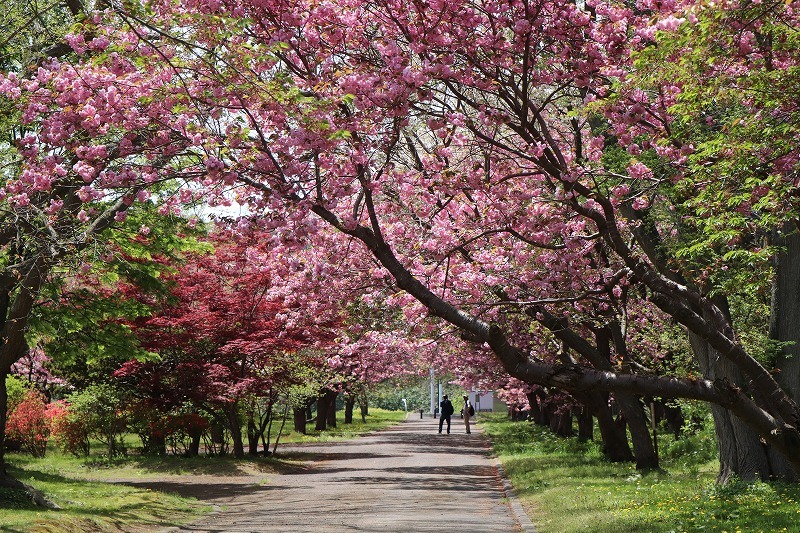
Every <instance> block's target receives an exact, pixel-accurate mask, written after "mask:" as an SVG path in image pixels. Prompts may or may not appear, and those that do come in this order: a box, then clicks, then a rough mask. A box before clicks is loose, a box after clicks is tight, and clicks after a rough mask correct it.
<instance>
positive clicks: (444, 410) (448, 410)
mask: <svg viewBox="0 0 800 533" xmlns="http://www.w3.org/2000/svg"><path fill="white" fill-rule="evenodd" d="M439 407H441V410H440V412H441V416H440V417H439V433H441V432H442V425H443V424H444V421H445V420H447V434H448V435H449V434H450V417H451V416H452V415H453V411H455V409H453V404H452V403H450V400H448V399H447V394H445V395H444V396H443V397H442V402H441V403H440V404H439Z"/></svg>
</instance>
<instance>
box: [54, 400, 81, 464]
mask: <svg viewBox="0 0 800 533" xmlns="http://www.w3.org/2000/svg"><path fill="white" fill-rule="evenodd" d="M47 415H48V418H49V420H50V435H51V437H52V438H53V440H54V441H55V443H56V444H57V445H58V447H59V448H61V449H62V450H64V451H65V452H69V453H71V454H73V455H77V456H87V455H89V433H88V431H87V428H86V424H85V423H84V422H83V421H82V420H81V419H80V417H78V416H76V414H75V413H73V412H72V411H70V408H69V404H67V403H66V402H53V403H51V404H50V405H49V406H48V410H47Z"/></svg>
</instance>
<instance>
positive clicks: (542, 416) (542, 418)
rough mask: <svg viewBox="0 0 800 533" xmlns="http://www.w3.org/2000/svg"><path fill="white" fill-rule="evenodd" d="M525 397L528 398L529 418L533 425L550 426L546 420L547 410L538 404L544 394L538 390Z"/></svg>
mask: <svg viewBox="0 0 800 533" xmlns="http://www.w3.org/2000/svg"><path fill="white" fill-rule="evenodd" d="M526 396H527V397H528V405H529V406H530V409H529V412H530V415H529V416H530V419H531V420H532V421H533V423H534V424H536V425H537V426H547V425H550V421H549V420H548V419H547V410H546V409H544V408H543V407H542V405H541V404H540V403H539V399H540V398H543V396H544V392H543V391H542V390H541V389H539V390H537V391H535V392H530V393H528V394H526Z"/></svg>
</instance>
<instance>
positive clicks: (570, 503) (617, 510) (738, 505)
mask: <svg viewBox="0 0 800 533" xmlns="http://www.w3.org/2000/svg"><path fill="white" fill-rule="evenodd" d="M480 422H481V425H482V427H483V428H484V429H485V430H486V433H487V434H489V435H490V436H491V438H492V441H493V446H494V451H495V453H496V455H497V456H498V458H499V460H500V461H501V462H502V463H503V466H504V468H505V470H506V474H507V475H508V477H509V479H510V480H511V483H512V485H513V486H514V488H515V490H516V492H517V495H518V496H519V497H520V499H521V501H522V504H523V506H524V507H525V509H526V511H527V512H528V515H529V516H530V517H531V519H532V520H533V522H534V524H535V525H536V529H537V532H538V533H569V532H577V531H588V532H592V533H635V532H642V533H655V532H684V531H685V532H693V531H717V532H728V533H735V532H740V533H750V532H764V533H773V532H780V531H793V532H797V531H800V486H795V485H786V484H767V483H755V484H745V483H733V484H731V485H729V486H727V487H716V486H715V485H714V479H715V476H716V473H717V468H718V461H717V459H716V455H715V453H716V452H715V445H714V441H713V438H712V437H711V435H709V434H707V433H704V434H699V435H695V436H693V437H691V438H687V439H683V440H681V441H677V442H676V441H674V439H673V437H672V436H671V435H669V436H663V437H660V438H659V450H660V452H661V454H660V457H661V463H662V469H663V470H662V471H661V472H651V473H646V474H642V473H639V472H637V471H636V470H635V468H634V466H633V464H611V463H608V462H606V461H605V460H604V459H603V457H602V455H601V453H600V447H599V446H598V444H597V443H593V442H590V443H579V442H578V441H577V439H575V438H569V439H562V438H558V437H555V436H554V435H552V434H551V433H550V432H549V431H548V430H547V429H546V428H541V427H537V426H535V425H533V424H531V423H528V422H511V421H509V420H508V419H507V417H506V416H505V415H499V414H497V415H488V416H482V417H481V420H480Z"/></svg>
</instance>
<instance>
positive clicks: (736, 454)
mask: <svg viewBox="0 0 800 533" xmlns="http://www.w3.org/2000/svg"><path fill="white" fill-rule="evenodd" d="M689 341H690V343H691V346H692V351H693V352H694V354H695V357H696V358H697V361H698V363H699V364H700V369H701V370H702V372H703V375H704V377H706V378H708V379H712V380H713V379H725V380H727V381H729V382H730V383H732V384H734V385H741V386H744V379H743V377H742V375H741V373H740V372H739V371H738V369H737V368H736V367H735V366H734V365H732V364H731V363H730V362H728V361H726V360H725V359H722V358H721V357H719V354H717V352H716V350H714V348H712V347H711V346H709V345H708V343H707V342H705V341H704V340H703V339H700V338H698V337H697V335H694V334H691V333H690V334H689ZM711 413H712V415H713V416H714V431H715V432H716V435H717V447H718V449H719V473H718V475H717V483H719V484H723V485H724V484H725V483H727V482H728V481H729V480H731V479H732V478H733V477H734V476H738V477H739V478H741V479H743V480H744V481H754V480H757V479H763V480H765V479H768V478H769V476H770V472H771V468H770V465H769V460H768V458H767V454H766V450H765V448H764V446H763V445H762V444H761V439H760V438H759V435H758V433H756V432H755V431H753V430H752V429H751V428H749V427H748V426H747V425H745V424H744V423H743V422H742V420H740V419H739V418H737V417H735V416H733V414H732V413H731V412H730V411H728V410H727V409H725V408H723V407H721V406H719V405H715V404H711Z"/></svg>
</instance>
